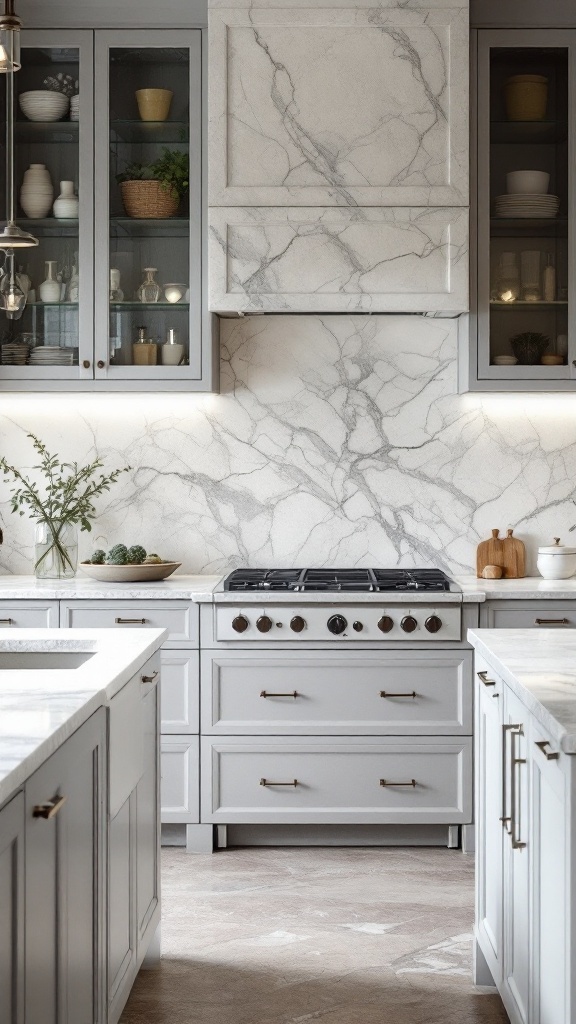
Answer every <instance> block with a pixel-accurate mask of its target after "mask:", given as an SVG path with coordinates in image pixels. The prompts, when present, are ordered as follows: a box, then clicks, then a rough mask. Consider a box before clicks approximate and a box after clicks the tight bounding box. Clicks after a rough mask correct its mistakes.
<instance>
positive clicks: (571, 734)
mask: <svg viewBox="0 0 576 1024" xmlns="http://www.w3.org/2000/svg"><path fill="white" fill-rule="evenodd" d="M468 641H469V642H470V643H471V644H472V646H473V647H475V648H476V650H477V651H478V653H479V654H480V655H481V656H482V657H483V658H485V659H486V661H487V662H488V663H489V664H490V666H491V667H492V668H493V669H494V672H495V673H496V674H497V675H499V676H500V677H501V678H502V679H503V680H504V682H505V683H507V684H508V686H510V688H511V690H513V692H514V693H515V694H516V695H517V696H518V698H519V699H520V700H521V701H522V703H523V704H524V705H525V706H526V707H527V708H528V710H529V711H531V712H532V714H533V715H534V716H535V717H536V719H537V720H538V721H539V722H540V723H541V724H542V725H543V726H544V728H545V729H546V730H547V731H548V732H549V733H550V735H551V736H552V737H553V739H554V740H555V741H556V742H557V743H558V745H559V746H560V748H561V749H562V750H564V751H565V752H566V753H567V754H576V630H575V629H566V630H562V631H561V632H560V631H557V630H550V631H545V632H542V633H541V632H538V631H536V630H533V629H469V630H468Z"/></svg>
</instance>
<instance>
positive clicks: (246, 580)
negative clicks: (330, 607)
mask: <svg viewBox="0 0 576 1024" xmlns="http://www.w3.org/2000/svg"><path fill="white" fill-rule="evenodd" d="M224 590H230V591H238V592H244V593H246V592H247V591H261V592H266V591H288V592H290V591H292V592H293V593H303V592H306V591H307V592H310V591H314V592H322V591H326V592H334V591H338V592H340V593H345V592H350V593H353V592H355V591H356V592H358V591H360V592H368V593H370V592H372V593H375V594H378V593H380V594H381V593H393V592H397V593H410V592H424V593H425V592H429V593H437V592H439V591H442V592H446V591H456V590H458V587H457V586H456V584H455V583H454V582H453V581H452V580H451V579H450V577H449V576H446V574H445V573H444V572H442V571H441V570H440V569H236V570H235V571H234V572H231V573H230V575H229V576H227V577H226V579H225V580H224Z"/></svg>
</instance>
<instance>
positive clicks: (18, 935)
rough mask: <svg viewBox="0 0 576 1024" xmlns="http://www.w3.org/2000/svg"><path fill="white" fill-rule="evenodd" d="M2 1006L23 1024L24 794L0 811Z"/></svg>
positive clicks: (7, 1016) (15, 1023)
mask: <svg viewBox="0 0 576 1024" xmlns="http://www.w3.org/2000/svg"><path fill="white" fill-rule="evenodd" d="M0 1006H1V1007H2V1015H3V1018H4V1020H5V1021H6V1022H7V1024H24V794H23V793H19V794H18V795H17V796H15V797H14V798H13V799H12V800H11V801H10V803H8V804H6V805H5V807H3V808H2V810H1V811H0Z"/></svg>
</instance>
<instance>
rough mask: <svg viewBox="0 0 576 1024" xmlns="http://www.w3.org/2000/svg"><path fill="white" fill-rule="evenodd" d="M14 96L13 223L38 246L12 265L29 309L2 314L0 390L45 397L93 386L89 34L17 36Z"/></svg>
mask: <svg viewBox="0 0 576 1024" xmlns="http://www.w3.org/2000/svg"><path fill="white" fill-rule="evenodd" d="M0 79H5V76H4V75H2V76H0ZM4 88H5V81H4ZM4 88H3V89H2V126H1V129H0V130H1V132H2V138H1V140H0V142H1V147H2V152H1V157H0V161H1V169H0V175H1V178H2V186H1V187H2V188H4V186H5V157H6V150H5V127H6V124H5V93H4ZM14 91H15V111H14V119H15V129H14V130H15V194H16V222H17V223H18V225H19V226H20V227H21V228H23V230H25V231H27V232H29V233H30V234H32V235H34V236H35V237H36V238H37V239H38V240H39V245H38V246H37V247H34V248H26V249H21V250H19V251H17V252H16V255H15V269H16V272H17V275H18V276H17V282H18V283H19V285H20V287H21V288H22V290H23V291H24V292H25V294H26V296H27V301H26V305H25V308H24V311H23V313H22V315H21V316H20V317H19V318H18V319H9V318H8V317H7V315H6V313H5V312H4V311H2V310H0V342H1V346H2V348H1V361H2V365H1V367H0V381H1V382H2V384H1V386H2V387H3V388H4V390H6V388H7V387H8V388H9V387H15V388H18V389H21V388H22V387H23V386H26V387H29V388H30V389H32V390H44V388H45V386H46V384H47V382H50V381H56V382H59V381H66V380H68V381H70V380H72V381H74V380H76V381H77V380H79V379H80V380H82V379H90V378H92V376H93V367H92V361H93V159H92V149H93V35H92V33H91V32H75V31H70V32H56V31H54V32H51V31H49V32H31V31H30V32H23V34H22V68H21V70H20V71H18V72H17V73H16V74H15V78H14ZM0 263H1V264H2V270H1V271H0V274H2V275H3V274H4V273H5V272H6V270H5V266H6V265H7V264H6V263H5V259H4V254H3V253H2V252H0ZM17 382H20V384H18V383H17ZM24 382H25V383H24ZM35 382H37V383H35Z"/></svg>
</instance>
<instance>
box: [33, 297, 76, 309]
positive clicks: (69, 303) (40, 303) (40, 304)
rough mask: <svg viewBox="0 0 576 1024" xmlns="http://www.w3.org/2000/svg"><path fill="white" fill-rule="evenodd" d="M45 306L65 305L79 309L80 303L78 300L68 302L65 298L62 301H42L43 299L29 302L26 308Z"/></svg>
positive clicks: (68, 307)
mask: <svg viewBox="0 0 576 1024" xmlns="http://www.w3.org/2000/svg"><path fill="white" fill-rule="evenodd" d="M43 306H44V307H50V308H51V307H53V306H65V307H66V309H78V303H77V302H67V301H66V300H64V299H63V300H62V301H61V302H42V301H41V300H40V301H38V302H27V303H26V307H25V308H26V309H28V308H29V307H32V308H37V309H41V308H42V307H43Z"/></svg>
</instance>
